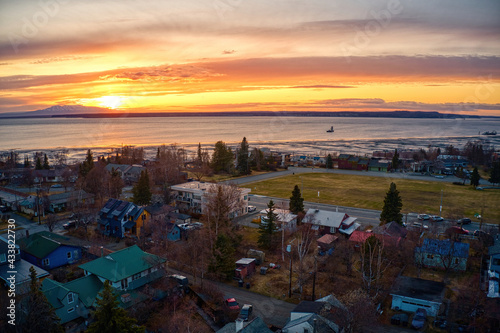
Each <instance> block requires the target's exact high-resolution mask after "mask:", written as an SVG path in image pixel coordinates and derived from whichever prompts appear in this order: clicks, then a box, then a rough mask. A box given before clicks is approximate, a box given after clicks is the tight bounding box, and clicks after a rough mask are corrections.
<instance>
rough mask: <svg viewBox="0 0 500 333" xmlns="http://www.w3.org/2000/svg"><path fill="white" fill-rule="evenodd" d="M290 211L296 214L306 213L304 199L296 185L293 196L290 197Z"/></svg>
mask: <svg viewBox="0 0 500 333" xmlns="http://www.w3.org/2000/svg"><path fill="white" fill-rule="evenodd" d="M290 211H291V212H292V213H294V214H298V213H301V212H303V211H304V198H302V194H301V193H300V189H299V186H298V185H295V187H294V188H293V191H292V196H291V197H290Z"/></svg>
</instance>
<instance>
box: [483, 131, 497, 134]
mask: <svg viewBox="0 0 500 333" xmlns="http://www.w3.org/2000/svg"><path fill="white" fill-rule="evenodd" d="M483 135H497V131H491V132H490V131H487V132H483Z"/></svg>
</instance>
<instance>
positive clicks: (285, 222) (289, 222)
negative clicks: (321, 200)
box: [259, 208, 297, 231]
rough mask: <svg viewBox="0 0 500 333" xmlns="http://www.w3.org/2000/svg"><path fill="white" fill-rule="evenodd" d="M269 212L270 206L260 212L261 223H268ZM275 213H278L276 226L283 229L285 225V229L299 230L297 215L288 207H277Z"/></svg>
mask: <svg viewBox="0 0 500 333" xmlns="http://www.w3.org/2000/svg"><path fill="white" fill-rule="evenodd" d="M268 213H269V208H266V209H263V210H261V211H260V212H259V214H260V223H262V224H264V225H266V224H267V214H268ZM274 214H275V215H276V222H275V223H276V227H277V228H278V230H281V227H282V226H284V227H285V230H288V231H295V230H297V215H295V214H293V213H292V212H290V211H289V210H288V209H275V210H274Z"/></svg>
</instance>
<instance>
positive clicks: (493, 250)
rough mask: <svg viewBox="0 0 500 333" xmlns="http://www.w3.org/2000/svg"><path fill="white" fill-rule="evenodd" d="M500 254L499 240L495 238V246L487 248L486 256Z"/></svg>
mask: <svg viewBox="0 0 500 333" xmlns="http://www.w3.org/2000/svg"><path fill="white" fill-rule="evenodd" d="M499 253H500V238H499V236H497V237H496V238H495V244H493V245H492V246H490V247H489V248H488V255H490V256H492V255H495V254H499Z"/></svg>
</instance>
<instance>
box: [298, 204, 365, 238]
mask: <svg viewBox="0 0 500 333" xmlns="http://www.w3.org/2000/svg"><path fill="white" fill-rule="evenodd" d="M356 220H357V218H355V217H351V216H349V215H347V214H346V213H340V212H331V211H328V210H320V209H309V210H308V211H307V213H306V215H305V216H304V219H303V220H302V223H310V224H312V226H313V227H312V229H313V230H319V231H320V232H321V233H322V234H325V233H329V234H334V233H336V232H337V231H339V232H341V233H343V234H347V235H350V234H352V232H353V231H354V230H356V229H358V228H359V227H360V224H359V223H356Z"/></svg>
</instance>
